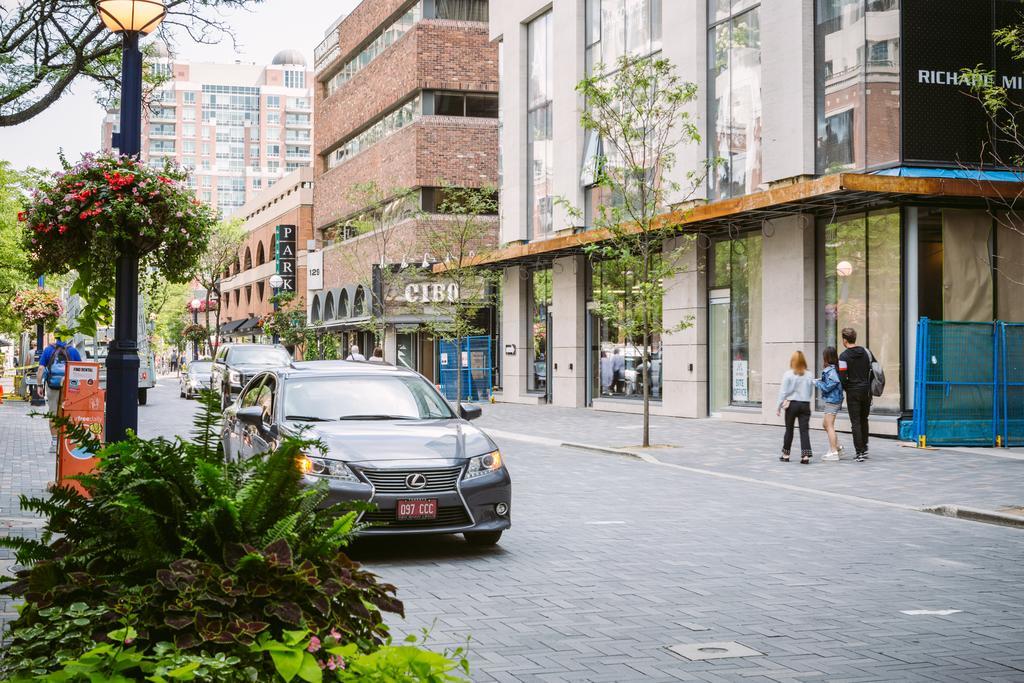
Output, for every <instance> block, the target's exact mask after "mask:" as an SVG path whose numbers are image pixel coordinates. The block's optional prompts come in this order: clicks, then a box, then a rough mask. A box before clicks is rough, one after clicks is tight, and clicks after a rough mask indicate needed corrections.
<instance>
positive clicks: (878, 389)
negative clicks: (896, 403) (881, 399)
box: [864, 348, 885, 396]
mask: <svg viewBox="0 0 1024 683" xmlns="http://www.w3.org/2000/svg"><path fill="white" fill-rule="evenodd" d="M864 350H865V351H867V352H868V358H870V359H871V371H870V373H869V374H868V380H869V381H870V383H871V395H872V396H881V395H882V394H884V393H885V370H883V369H882V364H881V363H879V362H878V359H876V358H875V354H873V353H871V349H868V348H865V349H864Z"/></svg>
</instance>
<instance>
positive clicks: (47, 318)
mask: <svg viewBox="0 0 1024 683" xmlns="http://www.w3.org/2000/svg"><path fill="white" fill-rule="evenodd" d="M11 310H12V311H14V313H15V314H16V315H18V316H19V317H20V318H21V319H22V321H23V322H24V323H25V325H27V326H32V325H36V324H38V323H43V324H44V325H50V324H52V323H54V322H56V321H57V318H59V317H60V316H61V314H63V313H64V304H63V302H61V300H60V295H59V294H57V292H54V291H52V290H49V289H25V290H22V291H20V292H18V293H17V294H15V295H14V299H12V300H11Z"/></svg>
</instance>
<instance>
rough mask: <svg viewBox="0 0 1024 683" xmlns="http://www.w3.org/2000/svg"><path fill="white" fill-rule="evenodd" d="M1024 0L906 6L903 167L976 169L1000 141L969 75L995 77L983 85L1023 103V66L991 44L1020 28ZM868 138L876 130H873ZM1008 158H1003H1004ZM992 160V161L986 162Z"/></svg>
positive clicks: (939, 0) (907, 0) (927, 0)
mask: <svg viewBox="0 0 1024 683" xmlns="http://www.w3.org/2000/svg"><path fill="white" fill-rule="evenodd" d="M1022 11H1024V2H1022V1H1021V0H903V2H902V7H901V9H900V12H901V27H900V42H901V50H900V53H901V55H900V56H901V60H902V64H901V69H900V71H901V81H902V82H901V84H900V88H901V91H902V122H903V123H902V146H903V153H902V161H903V163H904V164H905V165H913V164H928V165H944V166H959V165H976V164H977V163H978V161H979V159H981V155H982V149H983V147H984V145H986V144H989V143H990V140H991V139H992V138H993V137H994V136H992V135H991V134H990V130H989V118H988V115H987V114H986V112H985V110H984V108H983V107H982V105H981V103H980V102H979V101H978V100H977V99H976V98H975V97H974V96H973V94H972V92H971V89H972V86H975V85H977V83H974V82H972V78H971V77H970V76H968V75H965V74H964V73H963V72H962V70H963V69H965V68H966V69H974V68H976V67H980V68H982V69H984V70H986V71H991V72H992V73H991V75H988V76H986V77H985V78H984V82H985V84H991V85H998V86H1001V87H1003V88H1005V89H1006V92H1007V95H1008V96H1009V97H1010V98H1011V99H1013V100H1015V101H1017V102H1021V101H1024V63H1022V62H1020V61H1018V60H1015V59H1013V56H1012V55H1011V54H1010V52H1009V51H1008V50H1006V49H1004V48H1001V47H999V46H998V45H996V43H995V39H994V38H993V32H994V31H995V30H996V29H999V28H1004V27H1007V26H1011V25H1014V24H1017V23H1020V22H1021V13H1022ZM868 134H869V135H870V134H871V133H870V131H869V132H868ZM1005 155H1006V154H1005V152H1004V153H1003V156H1005ZM986 161H987V160H986Z"/></svg>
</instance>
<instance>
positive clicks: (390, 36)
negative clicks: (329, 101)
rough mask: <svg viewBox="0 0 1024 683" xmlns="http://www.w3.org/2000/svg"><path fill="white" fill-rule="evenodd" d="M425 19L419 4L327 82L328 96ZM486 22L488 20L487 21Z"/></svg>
mask: <svg viewBox="0 0 1024 683" xmlns="http://www.w3.org/2000/svg"><path fill="white" fill-rule="evenodd" d="M422 18H423V3H422V2H417V3H416V4H415V5H413V6H412V7H410V8H409V10H408V11H407V12H406V13H405V14H403V15H402V16H400V17H399V18H398V19H396V20H395V21H394V23H392V24H390V25H388V26H387V27H385V28H384V29H383V30H382V31H381V32H380V34H379V35H378V36H377V37H376V38H375V39H374V40H373V42H371V43H370V44H369V45H367V46H366V47H365V48H363V50H362V51H361V52H360V53H359V54H357V55H356V56H355V57H353V58H352V59H350V60H349V61H347V62H345V63H344V64H343V65H342V66H341V68H340V69H339V70H338V72H337V73H336V74H334V76H332V77H331V79H330V80H329V81H327V95H328V97H329V96H331V95H333V94H334V93H335V92H336V91H337V90H338V88H340V87H341V86H343V85H345V84H346V83H348V82H349V81H350V80H351V79H352V77H353V76H355V75H356V74H357V73H359V72H360V71H362V70H363V69H364V68H366V67H367V66H369V65H370V62H372V61H373V60H375V59H377V57H378V56H379V55H380V54H381V53H382V52H384V50H386V49H388V48H389V47H391V46H392V45H393V44H394V43H395V42H397V41H398V39H399V38H401V37H402V36H404V35H405V34H406V33H407V32H408V31H409V29H411V28H412V27H413V26H415V25H416V23H417V22H419V21H420V20H421V19H422ZM485 21H486V20H485Z"/></svg>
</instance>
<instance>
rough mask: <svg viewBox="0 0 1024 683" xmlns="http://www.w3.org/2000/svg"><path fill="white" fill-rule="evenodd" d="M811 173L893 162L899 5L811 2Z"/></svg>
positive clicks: (895, 0) (862, 0)
mask: <svg viewBox="0 0 1024 683" xmlns="http://www.w3.org/2000/svg"><path fill="white" fill-rule="evenodd" d="M814 49H815V55H814V58H815V59H814V61H815V81H816V97H817V136H816V137H817V170H818V172H819V173H835V172H839V171H844V170H850V169H863V168H877V167H880V166H886V165H892V164H894V163H897V162H898V161H899V147H900V134H899V122H900V93H899V81H900V63H899V59H900V57H899V55H900V3H899V0H817V27H816V31H815V48H814Z"/></svg>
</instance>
